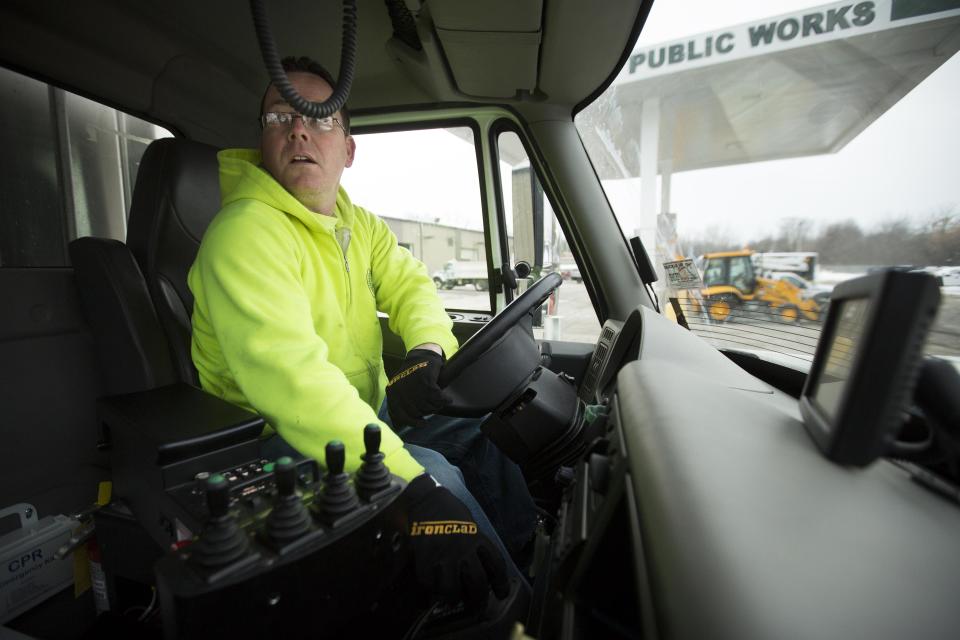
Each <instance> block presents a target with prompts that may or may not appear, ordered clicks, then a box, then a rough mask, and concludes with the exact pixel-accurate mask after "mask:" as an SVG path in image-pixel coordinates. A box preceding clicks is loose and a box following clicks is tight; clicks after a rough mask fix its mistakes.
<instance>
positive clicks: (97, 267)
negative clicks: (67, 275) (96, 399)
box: [70, 238, 180, 395]
mask: <svg viewBox="0 0 960 640" xmlns="http://www.w3.org/2000/svg"><path fill="white" fill-rule="evenodd" d="M70 262H71V263H72V264H73V273H74V278H75V279H76V282H77V286H78V288H79V291H80V302H81V305H82V307H83V313H84V316H86V319H87V323H88V325H89V326H90V330H91V332H92V333H93V338H94V343H95V344H96V346H97V349H96V351H97V360H98V361H99V365H100V372H101V376H102V378H103V391H104V393H105V394H106V395H115V394H121V393H133V392H137V391H146V390H147V389H153V388H155V387H161V386H164V385H168V384H172V383H174V382H177V381H179V380H180V376H179V373H178V371H177V369H176V368H175V367H174V364H173V360H172V354H171V349H170V345H169V342H168V340H167V337H166V333H165V332H164V330H163V328H162V327H161V326H160V320H159V318H158V317H157V312H156V310H155V308H154V304H153V301H152V300H151V299H150V292H149V291H148V290H147V284H146V281H145V280H144V277H143V273H142V272H141V271H140V267H139V266H138V265H137V262H136V260H134V258H133V254H132V253H131V252H130V249H129V248H128V247H127V246H126V245H125V244H123V243H122V242H120V241H118V240H111V239H108V238H78V239H76V240H74V241H73V242H71V243H70Z"/></svg>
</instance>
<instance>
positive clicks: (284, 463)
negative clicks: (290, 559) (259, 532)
mask: <svg viewBox="0 0 960 640" xmlns="http://www.w3.org/2000/svg"><path fill="white" fill-rule="evenodd" d="M275 469H276V470H275V472H274V477H275V480H276V484H277V499H276V502H275V503H274V505H273V510H272V511H271V512H270V515H268V516H267V525H266V532H265V533H266V536H267V539H268V540H269V541H270V542H273V543H274V544H279V545H282V544H285V543H288V542H291V541H293V540H296V539H297V538H299V537H301V536H302V535H304V534H305V533H307V532H308V531H309V530H310V514H309V513H308V512H307V509H306V508H305V507H304V506H303V503H302V502H301V501H300V496H299V495H298V494H297V465H296V463H295V462H294V461H293V459H292V458H290V457H289V456H283V457H282V458H280V459H278V460H277V464H276V467H275Z"/></svg>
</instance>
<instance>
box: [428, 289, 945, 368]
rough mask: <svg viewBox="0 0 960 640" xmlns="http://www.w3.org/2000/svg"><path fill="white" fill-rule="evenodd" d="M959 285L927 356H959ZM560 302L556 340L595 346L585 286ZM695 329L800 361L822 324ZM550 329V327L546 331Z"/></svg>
mask: <svg viewBox="0 0 960 640" xmlns="http://www.w3.org/2000/svg"><path fill="white" fill-rule="evenodd" d="M955 289H958V288H957V287H950V288H947V289H944V291H943V293H944V295H943V296H942V298H941V304H940V312H939V314H938V318H937V321H936V322H935V323H934V327H933V329H932V331H931V333H930V337H929V339H928V341H927V347H926V352H927V353H930V354H936V355H950V356H957V357H960V295H956V293H957V292H956V291H954V290H955ZM557 291H558V298H559V301H558V303H556V304H555V305H554V306H553V310H554V313H555V315H557V316H558V317H559V321H554V324H556V323H559V328H560V332H559V336H556V335H552V336H550V337H553V338H554V339H560V340H569V341H574V342H591V343H592V342H596V340H597V337H598V336H599V335H600V323H599V321H598V320H597V316H596V313H595V312H594V310H593V306H592V305H591V304H590V297H589V296H588V295H587V290H586V287H584V286H583V285H582V284H577V283H575V282H572V281H569V280H567V281H564V283H563V285H562V286H561V287H560V288H559V289H558V290H557ZM440 295H441V297H442V298H443V300H444V302H445V304H446V306H447V308H450V309H463V310H471V311H476V310H480V311H486V312H487V313H489V309H490V295H489V292H487V291H476V290H474V289H473V288H472V287H457V288H455V289H451V290H444V291H441V292H440ZM690 324H691V329H692V330H693V331H694V333H697V334H698V335H701V336H702V337H704V338H705V339H707V340H708V341H709V342H711V343H713V344H714V345H716V346H718V347H727V348H738V347H739V348H746V349H765V350H769V351H773V352H776V353H780V354H783V355H784V356H786V357H788V358H793V359H795V360H796V361H797V362H798V363H800V362H803V361H806V362H809V360H810V359H811V358H812V357H813V352H814V348H815V347H816V342H817V338H818V336H819V335H820V325H819V323H817V322H809V321H803V322H799V323H797V324H792V325H787V324H784V323H782V322H776V321H771V320H769V319H766V318H764V317H763V316H762V315H759V314H757V313H749V312H747V313H745V314H740V315H738V316H736V317H734V318H732V319H731V320H730V321H728V322H724V323H711V322H707V321H704V320H702V319H697V318H692V319H691V322H690ZM548 331H549V329H548ZM544 332H545V330H544V329H540V330H537V332H536V334H537V337H544Z"/></svg>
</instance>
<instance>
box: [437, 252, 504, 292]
mask: <svg viewBox="0 0 960 640" xmlns="http://www.w3.org/2000/svg"><path fill="white" fill-rule="evenodd" d="M433 283H434V284H435V285H437V288H438V289H453V288H454V287H462V286H465V285H468V286H472V287H473V288H474V289H476V290H477V291H486V290H487V289H489V288H490V281H489V276H488V274H487V263H486V262H478V261H473V262H470V261H465V260H448V261H447V262H446V264H444V265H443V269H441V270H440V271H437V272H435V273H434V274H433Z"/></svg>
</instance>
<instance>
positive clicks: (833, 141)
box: [576, 0, 960, 369]
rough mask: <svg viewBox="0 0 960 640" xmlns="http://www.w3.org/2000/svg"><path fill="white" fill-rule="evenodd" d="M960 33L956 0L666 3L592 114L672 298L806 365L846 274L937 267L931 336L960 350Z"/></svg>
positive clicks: (609, 189) (592, 129) (733, 339)
mask: <svg viewBox="0 0 960 640" xmlns="http://www.w3.org/2000/svg"><path fill="white" fill-rule="evenodd" d="M958 49H960V1H956V0H943V1H940V2H916V1H913V0H877V1H873V2H835V3H831V4H817V3H811V2H809V0H807V1H804V0H752V1H750V0H744V1H743V2H737V3H718V2H709V1H707V0H671V1H670V2H656V3H655V4H654V6H653V9H652V10H651V12H650V15H649V18H648V19H647V23H646V25H645V27H644V29H643V32H642V33H641V35H640V38H639V40H638V42H637V44H636V46H635V48H634V50H633V53H632V54H631V56H630V57H629V59H628V60H627V63H626V65H625V66H624V68H623V69H622V70H621V72H620V74H619V75H618V77H617V78H616V80H615V81H614V82H613V84H612V85H611V86H610V87H609V88H608V89H607V91H606V92H605V93H604V94H603V95H602V96H601V97H600V98H599V99H598V100H597V101H595V102H594V103H593V104H591V105H590V106H589V107H588V108H586V109H585V110H584V111H582V112H581V113H580V114H578V115H577V118H576V122H577V127H578V130H579V131H580V134H581V136H582V137H583V140H584V143H585V145H586V147H587V149H588V151H589V153H590V155H591V159H592V161H593V163H594V166H595V167H596V169H597V172H598V174H599V175H600V177H601V180H602V182H603V186H604V189H605V191H606V193H607V196H608V198H609V200H610V202H611V203H612V205H613V207H614V209H615V210H616V214H617V217H618V220H619V222H620V224H621V226H622V228H623V230H624V233H625V235H627V236H628V237H629V236H633V235H639V236H640V237H641V239H642V240H643V243H644V246H645V247H646V248H647V251H648V252H650V253H651V254H653V261H654V263H655V264H656V265H657V267H658V270H659V271H660V281H659V282H658V283H657V287H658V288H657V293H658V296H659V298H660V302H661V310H662V311H663V312H664V313H666V314H667V315H669V316H671V317H673V318H676V317H677V316H678V315H682V316H683V320H685V321H686V323H687V324H688V325H689V327H690V329H691V330H692V331H694V332H696V333H698V334H700V335H701V336H703V337H704V338H706V339H707V340H709V341H711V342H712V343H714V344H715V345H716V346H718V347H720V348H727V349H747V350H762V351H765V352H767V354H768V355H769V356H770V357H771V358H775V359H778V360H780V361H782V362H784V363H786V364H790V365H792V366H795V367H797V368H801V369H805V368H807V367H808V366H809V362H810V360H811V359H812V357H813V352H814V348H815V346H816V341H817V338H818V336H819V331H820V326H821V323H822V321H823V318H824V317H825V315H826V311H827V309H828V307H829V296H830V290H831V289H832V288H833V287H834V286H835V285H836V284H837V283H839V282H841V281H843V280H846V279H849V278H853V277H857V276H860V275H863V274H866V273H869V272H871V271H874V270H876V269H881V268H890V267H894V268H898V269H904V270H924V271H928V272H930V273H933V274H934V275H936V276H937V277H939V278H941V280H942V284H943V286H942V288H941V293H942V299H941V306H940V313H939V317H938V319H937V321H936V323H935V326H934V329H933V331H932V332H931V335H930V338H929V340H928V344H927V345H926V351H927V353H931V354H937V355H946V356H953V357H956V356H960V277H958V276H957V269H956V266H955V265H958V264H960V180H957V173H956V172H957V169H956V167H957V162H956V154H957V150H958V149H960V119H958V118H957V117H956V114H957V110H958V108H960V56H958V55H956V52H957V50H958ZM745 256H746V257H745ZM683 259H689V260H691V261H692V262H693V264H695V265H696V266H697V267H698V269H699V274H700V276H701V280H700V281H699V282H697V281H696V280H694V282H693V284H692V285H690V284H687V285H686V286H687V287H688V288H681V286H683V283H679V282H676V281H675V285H676V286H675V287H671V286H669V284H668V283H667V281H666V277H665V276H664V269H663V267H662V265H663V264H664V263H669V262H676V261H679V260H683ZM668 271H671V272H673V271H676V267H673V266H671V267H670V268H669V269H668ZM785 273H789V274H793V275H794V276H795V277H796V278H797V280H796V281H793V279H792V278H790V277H784V275H783V274H785ZM688 282H689V280H688Z"/></svg>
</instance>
